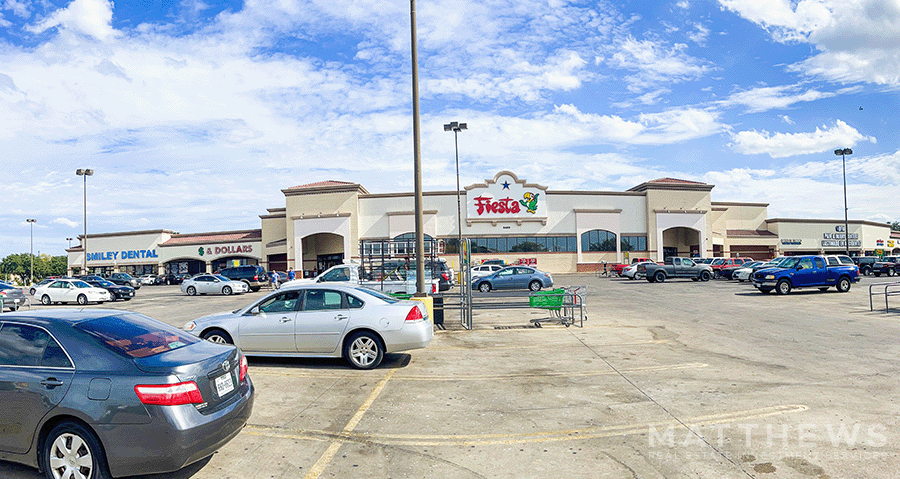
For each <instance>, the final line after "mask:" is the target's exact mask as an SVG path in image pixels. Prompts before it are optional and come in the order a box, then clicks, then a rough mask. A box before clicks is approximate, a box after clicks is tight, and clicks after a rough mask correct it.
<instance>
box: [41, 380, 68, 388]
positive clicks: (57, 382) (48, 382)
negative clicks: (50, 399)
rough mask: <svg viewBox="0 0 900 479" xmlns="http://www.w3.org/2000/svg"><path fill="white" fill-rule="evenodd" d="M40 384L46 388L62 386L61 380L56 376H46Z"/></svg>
mask: <svg viewBox="0 0 900 479" xmlns="http://www.w3.org/2000/svg"><path fill="white" fill-rule="evenodd" d="M41 384H42V385H43V386H44V387H45V388H47V389H53V388H55V387H57V386H62V385H63V382H62V381H60V380H58V379H56V378H47V379H45V380H43V381H41Z"/></svg>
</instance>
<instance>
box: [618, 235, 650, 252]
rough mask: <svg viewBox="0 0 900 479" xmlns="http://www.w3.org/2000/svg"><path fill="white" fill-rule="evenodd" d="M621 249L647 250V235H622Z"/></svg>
mask: <svg viewBox="0 0 900 479" xmlns="http://www.w3.org/2000/svg"><path fill="white" fill-rule="evenodd" d="M622 251H647V237H646V236H643V235H642V236H634V235H631V236H625V235H622Z"/></svg>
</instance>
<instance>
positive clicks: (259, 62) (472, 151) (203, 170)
mask: <svg viewBox="0 0 900 479" xmlns="http://www.w3.org/2000/svg"><path fill="white" fill-rule="evenodd" d="M416 7H417V20H418V25H417V26H418V49H419V88H420V98H421V108H422V117H421V127H422V156H423V178H424V184H425V189H426V190H452V189H453V188H454V187H455V184H456V178H455V166H454V156H453V155H454V150H453V138H452V136H453V135H452V134H450V133H446V132H444V131H443V124H444V123H448V122H450V121H461V122H466V123H468V127H469V129H468V130H467V131H465V132H462V133H460V136H459V148H460V170H461V171H460V173H461V182H462V184H463V185H467V184H471V183H474V182H480V181H483V180H484V179H485V178H491V177H493V175H494V174H495V173H496V172H497V171H500V170H503V169H509V170H512V171H514V172H515V173H516V174H517V175H518V176H519V177H520V178H526V179H528V180H530V181H534V182H538V183H541V184H543V185H547V186H549V187H550V188H551V189H563V190H573V189H574V190H581V189H590V190H611V191H622V190H625V189H628V188H630V187H632V186H635V185H637V184H639V183H641V182H643V181H646V180H650V179H654V178H659V177H665V176H671V177H677V178H683V179H688V180H694V181H704V182H707V183H710V184H714V185H716V187H715V189H714V190H713V200H714V201H750V202H766V203H769V204H770V206H769V216H770V217H801V218H840V217H842V216H843V211H842V208H843V199H842V183H841V181H842V178H841V159H840V157H837V156H835V155H834V153H833V150H834V149H835V148H838V147H849V148H853V150H854V154H853V155H852V156H850V157H848V160H847V181H848V196H849V203H850V217H851V218H854V219H868V220H874V221H895V220H898V219H900V217H898V215H897V213H896V209H897V208H896V204H897V200H896V195H897V187H898V184H900V135H898V134H897V124H896V121H895V120H891V118H894V117H895V116H896V112H897V111H898V107H900V101H898V95H897V91H898V87H900V45H898V43H897V38H900V3H898V2H896V1H893V0H892V1H887V0H864V1H851V0H835V1H831V0H817V1H813V0H803V1H796V0H794V1H780V0H768V1H764V2H761V1H759V0H719V1H696V0H676V1H649V2H648V1H622V2H597V1H564V0H549V1H547V0H544V1H532V0H515V1H513V0H478V1H460V0H449V1H442V2H429V1H424V0H419V1H418V2H417V5H416ZM409 37H410V35H409V2H407V1H405V0H397V1H394V0H378V1H374V0H355V1H352V2H345V1H334V0H279V1H272V2H269V1H263V0H252V1H248V2H209V3H206V2H202V1H196V0H182V1H178V0H143V1H119V2H115V3H113V2H109V1H106V0H74V1H72V2H65V1H58V0H52V1H47V0H42V1H36V2H31V1H22V0H0V122H2V124H0V151H3V153H4V154H3V169H2V170H3V177H4V178H3V181H2V185H3V186H2V187H0V195H2V198H3V200H4V208H2V212H0V224H2V226H0V257H3V256H6V255H7V254H11V253H19V252H27V251H28V241H29V225H28V223H26V222H25V219H26V218H36V219H37V220H38V222H37V223H36V224H35V228H34V237H35V251H36V252H37V251H40V252H41V253H50V254H62V253H63V249H64V248H65V247H66V246H67V242H66V240H65V238H67V237H76V236H77V235H78V234H79V233H80V232H81V231H82V220H81V217H82V181H81V178H79V177H77V176H76V175H75V170H76V169H77V168H93V169H94V170H95V171H96V173H95V175H94V176H93V177H90V178H89V179H88V183H87V186H88V188H87V194H88V230H89V232H93V233H105V232H116V231H130V230H143V229H158V228H166V229H172V230H175V231H179V232H185V233H187V232H205V231H221V230H229V229H244V228H258V227H259V225H260V222H259V218H258V216H259V215H260V214H264V213H265V209H266V208H272V207H279V206H283V201H284V200H283V196H282V195H281V193H280V190H281V189H282V188H287V187H291V186H294V185H298V184H305V183H312V182H316V181H322V180H329V179H333V180H341V181H354V182H358V183H360V184H362V185H363V186H365V187H366V188H367V189H368V190H369V191H370V192H373V193H387V192H400V191H411V190H412V189H413V172H412V156H413V148H412V123H411V122H412V120H411V116H412V114H411V111H412V107H411V86H410V45H409V42H410V38H409ZM76 243H77V242H76Z"/></svg>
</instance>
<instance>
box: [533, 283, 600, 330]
mask: <svg viewBox="0 0 900 479" xmlns="http://www.w3.org/2000/svg"><path fill="white" fill-rule="evenodd" d="M586 293H587V287H586V286H569V287H566V288H556V289H551V290H548V291H535V292H534V293H531V295H529V297H528V305H529V306H531V307H532V308H540V309H546V310H547V311H549V312H550V316H549V317H546V318H538V319H532V320H531V321H530V322H532V323H534V325H535V326H538V327H540V326H541V323H547V322H553V323H559V324H562V325H563V326H565V327H567V328H568V327H569V326H571V325H573V324H576V323H577V324H578V327H583V326H584V321H585V320H586V319H587V316H586V315H585V312H584V307H585V304H584V302H585V296H586Z"/></svg>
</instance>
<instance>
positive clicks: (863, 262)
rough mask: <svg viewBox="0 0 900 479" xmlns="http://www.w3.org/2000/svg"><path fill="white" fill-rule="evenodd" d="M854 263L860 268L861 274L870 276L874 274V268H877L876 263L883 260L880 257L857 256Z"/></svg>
mask: <svg viewBox="0 0 900 479" xmlns="http://www.w3.org/2000/svg"><path fill="white" fill-rule="evenodd" d="M853 261H854V262H855V263H856V265H857V266H859V274H861V275H864V276H868V275H870V274H872V268H873V267H874V266H875V263H877V262H879V261H881V258H879V257H878V256H857V257H855V258H853Z"/></svg>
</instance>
